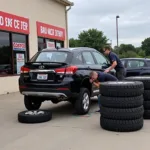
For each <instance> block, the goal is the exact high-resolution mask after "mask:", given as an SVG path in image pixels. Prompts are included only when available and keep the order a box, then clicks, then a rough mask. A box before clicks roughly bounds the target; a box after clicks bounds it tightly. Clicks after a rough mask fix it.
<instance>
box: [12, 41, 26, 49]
mask: <svg viewBox="0 0 150 150" xmlns="http://www.w3.org/2000/svg"><path fill="white" fill-rule="evenodd" d="M13 50H26V44H25V43H17V42H13Z"/></svg>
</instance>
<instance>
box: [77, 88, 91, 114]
mask: <svg viewBox="0 0 150 150" xmlns="http://www.w3.org/2000/svg"><path fill="white" fill-rule="evenodd" d="M90 105H91V99H90V92H89V90H88V89H86V88H81V89H80V93H79V96H78V99H77V100H76V102H75V109H76V112H77V114H78V115H85V114H87V113H88V112H89V109H90Z"/></svg>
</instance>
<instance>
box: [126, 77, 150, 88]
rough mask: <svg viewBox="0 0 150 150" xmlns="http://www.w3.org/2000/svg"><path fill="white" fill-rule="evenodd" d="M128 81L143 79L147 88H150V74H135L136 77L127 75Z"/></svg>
mask: <svg viewBox="0 0 150 150" xmlns="http://www.w3.org/2000/svg"><path fill="white" fill-rule="evenodd" d="M125 80H126V81H141V82H143V84H144V89H145V90H150V76H135V77H127V78H125Z"/></svg>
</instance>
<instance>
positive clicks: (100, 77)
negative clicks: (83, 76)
mask: <svg viewBox="0 0 150 150" xmlns="http://www.w3.org/2000/svg"><path fill="white" fill-rule="evenodd" d="M107 81H118V79H117V78H116V77H115V76H113V75H111V74H109V73H104V72H100V71H99V72H96V71H92V72H91V73H90V83H92V84H93V85H94V86H96V87H97V88H100V82H107ZM98 103H99V107H100V95H99V96H98ZM97 112H100V110H98V111H97Z"/></svg>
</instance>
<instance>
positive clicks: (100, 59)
mask: <svg viewBox="0 0 150 150" xmlns="http://www.w3.org/2000/svg"><path fill="white" fill-rule="evenodd" d="M92 53H93V55H94V57H95V59H96V61H97V63H98V64H100V65H103V64H104V63H105V64H107V63H108V61H107V59H106V58H105V57H104V56H102V55H101V54H100V53H97V52H92Z"/></svg>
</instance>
